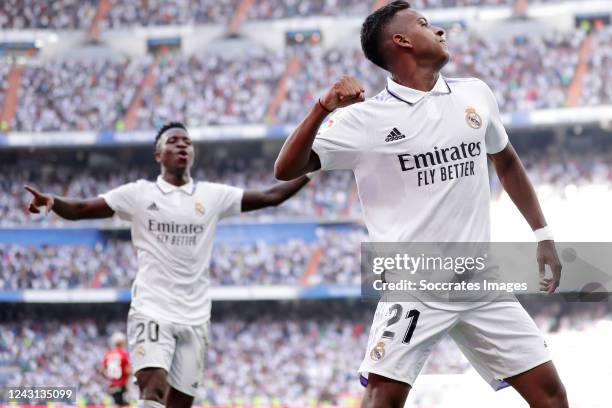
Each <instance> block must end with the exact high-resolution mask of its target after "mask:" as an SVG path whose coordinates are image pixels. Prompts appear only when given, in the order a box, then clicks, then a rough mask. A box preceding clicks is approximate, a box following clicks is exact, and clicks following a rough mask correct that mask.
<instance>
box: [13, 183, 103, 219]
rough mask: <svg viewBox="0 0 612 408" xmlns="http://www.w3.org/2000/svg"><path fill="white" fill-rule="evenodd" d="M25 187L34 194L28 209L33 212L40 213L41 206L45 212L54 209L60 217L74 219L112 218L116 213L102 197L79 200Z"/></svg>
mask: <svg viewBox="0 0 612 408" xmlns="http://www.w3.org/2000/svg"><path fill="white" fill-rule="evenodd" d="M25 189H26V190H27V191H28V192H30V193H31V194H32V201H30V204H29V206H28V211H30V212H31V213H33V214H39V213H40V209H39V208H40V207H44V208H45V214H48V213H49V211H53V212H54V213H56V214H57V215H59V216H60V217H62V218H65V219H67V220H73V221H74V220H82V219H92V218H110V217H112V216H113V215H114V214H115V212H114V211H113V210H112V209H111V208H110V207H109V206H108V204H106V201H105V200H104V199H103V198H101V197H96V198H89V199H83V200H79V199H72V198H66V197H55V196H53V195H50V194H44V193H41V192H40V191H38V190H36V189H34V188H33V187H30V186H25Z"/></svg>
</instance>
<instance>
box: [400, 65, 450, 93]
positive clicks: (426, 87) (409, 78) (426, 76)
mask: <svg viewBox="0 0 612 408" xmlns="http://www.w3.org/2000/svg"><path fill="white" fill-rule="evenodd" d="M439 75H440V70H438V69H435V68H432V67H422V66H413V67H410V69H400V70H397V71H395V72H393V73H392V77H393V80H394V81H395V82H397V83H398V84H400V85H403V86H407V87H408V88H412V89H417V90H419V91H423V92H429V91H431V90H432V89H433V87H434V85H436V81H437V80H438V76H439Z"/></svg>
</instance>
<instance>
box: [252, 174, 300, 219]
mask: <svg viewBox="0 0 612 408" xmlns="http://www.w3.org/2000/svg"><path fill="white" fill-rule="evenodd" d="M308 181H310V178H309V177H307V176H301V177H299V178H297V179H295V180H291V181H287V182H285V183H278V184H276V185H274V186H272V187H270V188H268V189H266V190H247V191H245V192H244V194H243V195H242V204H241V209H242V212H247V211H253V210H259V209H260V208H265V207H273V206H277V205H279V204H282V203H283V202H285V201H286V200H288V199H289V198H290V197H292V196H293V195H294V194H295V193H297V192H298V191H300V189H301V188H302V187H304V186H305V185H306V184H307V183H308Z"/></svg>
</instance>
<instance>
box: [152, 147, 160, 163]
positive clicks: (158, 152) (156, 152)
mask: <svg viewBox="0 0 612 408" xmlns="http://www.w3.org/2000/svg"><path fill="white" fill-rule="evenodd" d="M153 157H154V158H155V161H156V162H158V163H161V152H160V151H159V149H158V148H155V153H153Z"/></svg>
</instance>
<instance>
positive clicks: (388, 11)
mask: <svg viewBox="0 0 612 408" xmlns="http://www.w3.org/2000/svg"><path fill="white" fill-rule="evenodd" d="M409 8H410V3H408V2H407V1H404V0H396V1H392V2H391V3H389V4H387V5H385V6H383V7H381V8H379V9H378V10H376V11H375V12H373V13H372V14H370V15H369V16H367V17H366V19H365V21H364V22H363V25H362V26H361V49H362V50H363V53H364V54H365V56H366V58H367V59H369V60H370V61H372V62H373V63H374V64H376V65H378V66H379V67H381V68H382V69H387V64H386V63H385V59H384V57H383V52H382V50H381V47H380V39H381V35H382V32H383V30H384V29H385V27H386V26H387V24H389V22H391V20H393V17H395V15H396V14H397V13H398V12H399V11H402V10H406V9H409Z"/></svg>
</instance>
